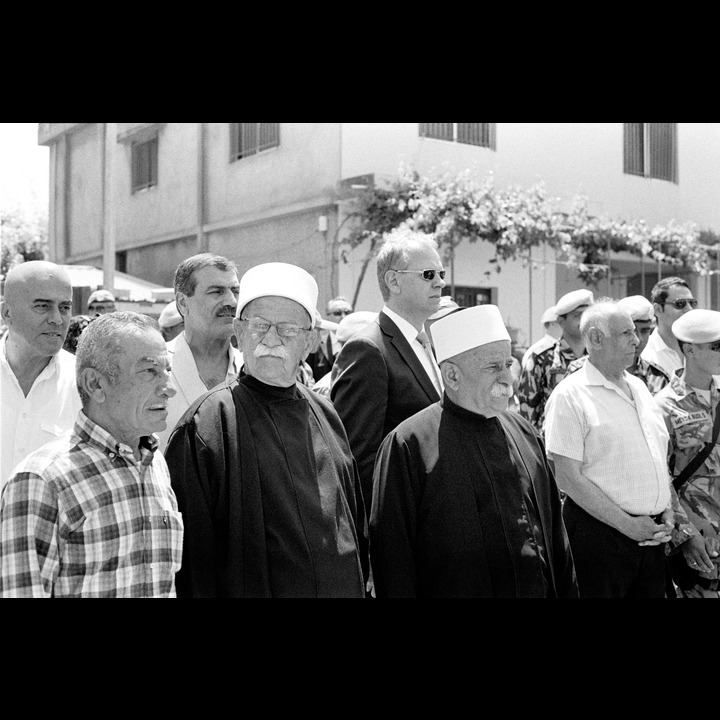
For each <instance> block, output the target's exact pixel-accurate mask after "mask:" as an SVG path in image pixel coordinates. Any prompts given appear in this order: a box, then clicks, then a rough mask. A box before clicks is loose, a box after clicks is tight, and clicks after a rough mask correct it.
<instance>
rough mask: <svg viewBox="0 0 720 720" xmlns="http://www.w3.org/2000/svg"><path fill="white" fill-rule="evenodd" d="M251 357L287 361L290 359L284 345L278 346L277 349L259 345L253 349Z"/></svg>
mask: <svg viewBox="0 0 720 720" xmlns="http://www.w3.org/2000/svg"><path fill="white" fill-rule="evenodd" d="M253 355H254V356H255V357H256V358H260V357H266V356H268V355H269V356H270V357H276V358H280V359H281V360H288V359H289V358H290V356H289V355H288V351H287V348H286V347H285V346H284V345H278V346H277V347H268V346H267V345H262V344H261V345H258V346H257V347H256V348H255V350H254V352H253Z"/></svg>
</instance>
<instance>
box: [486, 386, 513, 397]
mask: <svg viewBox="0 0 720 720" xmlns="http://www.w3.org/2000/svg"><path fill="white" fill-rule="evenodd" d="M512 394H513V389H512V387H511V386H510V385H501V384H500V383H495V385H493V386H492V387H491V388H490V396H491V397H494V398H501V397H505V398H510V397H512Z"/></svg>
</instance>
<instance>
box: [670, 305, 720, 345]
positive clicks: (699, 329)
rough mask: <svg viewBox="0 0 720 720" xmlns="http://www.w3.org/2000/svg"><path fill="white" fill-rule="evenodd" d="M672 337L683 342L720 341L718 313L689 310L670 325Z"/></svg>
mask: <svg viewBox="0 0 720 720" xmlns="http://www.w3.org/2000/svg"><path fill="white" fill-rule="evenodd" d="M672 331H673V335H674V336H675V337H676V338H677V339H678V340H682V341H683V342H688V343H693V344H695V343H710V342H715V341H716V340H720V312H718V311H717V310H700V309H696V310H690V312H687V313H685V314H684V315H682V316H681V317H679V318H678V319H677V320H676V321H675V322H674V323H673V324H672Z"/></svg>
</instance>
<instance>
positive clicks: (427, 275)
mask: <svg viewBox="0 0 720 720" xmlns="http://www.w3.org/2000/svg"><path fill="white" fill-rule="evenodd" d="M395 272H399V273H420V275H422V278H423V280H427V281H428V282H430V281H432V280H434V279H435V273H437V274H438V275H439V276H440V279H441V280H444V279H445V270H396V271H395Z"/></svg>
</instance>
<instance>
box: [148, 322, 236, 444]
mask: <svg viewBox="0 0 720 720" xmlns="http://www.w3.org/2000/svg"><path fill="white" fill-rule="evenodd" d="M167 351H168V359H169V360H170V366H171V368H172V372H171V374H170V376H171V378H172V382H173V385H174V386H175V390H177V393H176V394H175V395H173V397H171V398H170V399H169V400H168V417H167V427H166V428H165V430H163V431H162V432H160V433H157V437H158V440H159V442H160V451H161V452H164V450H165V446H166V445H167V443H168V440H169V439H170V433H172V431H173V430H174V429H175V425H176V424H177V421H178V420H179V419H180V418H181V417H182V415H183V413H184V412H185V411H186V410H187V409H188V408H189V407H190V405H192V403H193V402H195V400H197V399H198V398H199V397H200V396H201V395H204V394H205V393H206V392H207V391H208V389H207V388H206V387H205V383H204V382H203V381H202V378H201V377H200V372H199V371H198V369H197V365H196V363H195V358H194V356H193V354H192V350H191V349H190V346H189V345H188V343H187V340H186V339H185V331H183V332H181V333H180V334H179V335H178V336H177V337H176V338H173V339H172V340H171V341H170V342H169V343H167ZM241 368H242V353H241V352H240V351H239V350H238V349H237V348H236V347H235V346H233V345H230V350H229V352H228V365H227V371H226V373H225V380H229V379H230V378H231V377H233V375H237V374H238V373H239V372H240V369H241Z"/></svg>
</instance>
